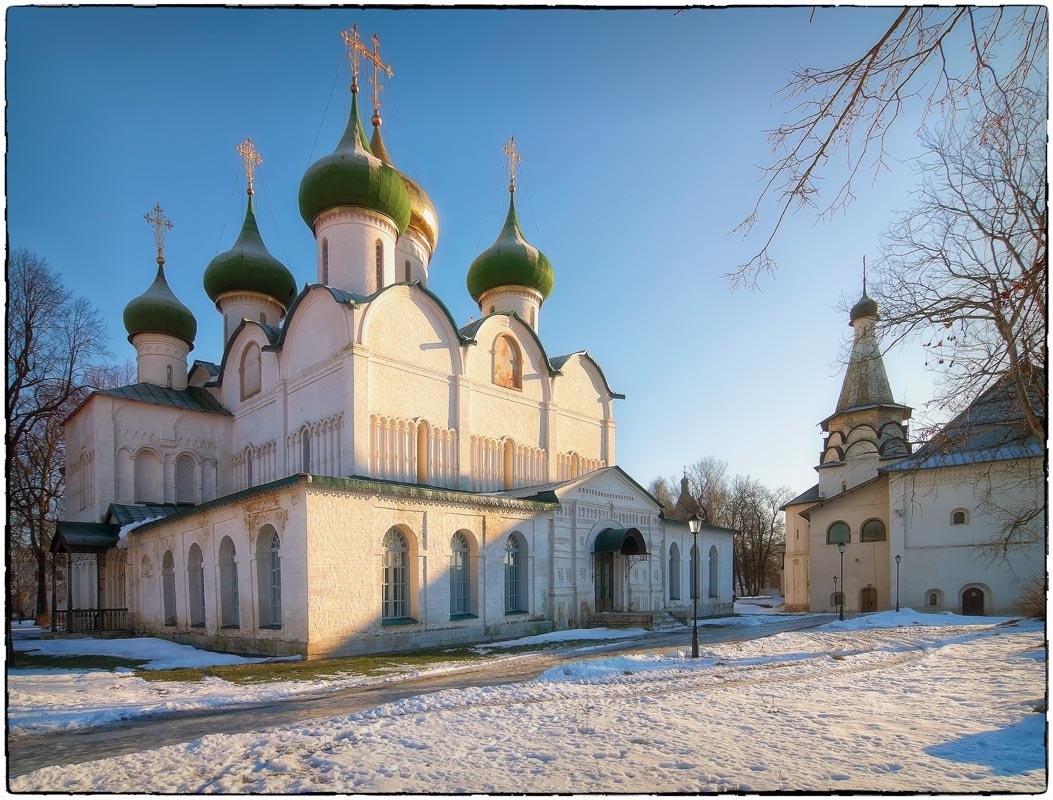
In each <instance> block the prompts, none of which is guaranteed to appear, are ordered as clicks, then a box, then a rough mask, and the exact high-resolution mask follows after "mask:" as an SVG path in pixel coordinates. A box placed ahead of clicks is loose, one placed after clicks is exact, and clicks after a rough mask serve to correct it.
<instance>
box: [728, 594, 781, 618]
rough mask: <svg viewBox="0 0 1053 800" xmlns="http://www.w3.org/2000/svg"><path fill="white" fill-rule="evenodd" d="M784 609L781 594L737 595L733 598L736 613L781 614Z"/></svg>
mask: <svg viewBox="0 0 1053 800" xmlns="http://www.w3.org/2000/svg"><path fill="white" fill-rule="evenodd" d="M784 611H785V606H784V600H783V596H782V595H781V594H773V595H771V596H767V595H758V596H757V597H739V598H737V599H736V600H735V613H736V614H782V613H784Z"/></svg>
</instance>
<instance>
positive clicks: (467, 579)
mask: <svg viewBox="0 0 1053 800" xmlns="http://www.w3.org/2000/svg"><path fill="white" fill-rule="evenodd" d="M450 553H451V554H450V616H451V617H456V616H463V615H465V614H471V613H472V591H471V575H470V572H471V566H470V563H469V553H470V549H469V546H468V537H466V536H465V535H464V534H463V533H461V532H460V531H458V532H457V533H455V534H454V535H453V540H452V541H451V542H450Z"/></svg>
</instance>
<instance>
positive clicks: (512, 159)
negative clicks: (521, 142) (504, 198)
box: [501, 136, 523, 192]
mask: <svg viewBox="0 0 1053 800" xmlns="http://www.w3.org/2000/svg"><path fill="white" fill-rule="evenodd" d="M501 149H502V150H504V151H505V155H506V156H508V191H510V192H514V191H515V190H516V168H517V167H518V166H519V162H520V161H522V160H523V157H522V156H521V155H519V151H518V150H517V149H516V137H515V136H513V137H512V138H511V139H509V140H508V144H506V145H505V146H504V147H502V148H501Z"/></svg>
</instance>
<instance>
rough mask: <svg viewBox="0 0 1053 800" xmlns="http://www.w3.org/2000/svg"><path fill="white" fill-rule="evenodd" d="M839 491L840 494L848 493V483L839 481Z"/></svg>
mask: <svg viewBox="0 0 1053 800" xmlns="http://www.w3.org/2000/svg"><path fill="white" fill-rule="evenodd" d="M841 491H842V492H847V491H848V481H841Z"/></svg>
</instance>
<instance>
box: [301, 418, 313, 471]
mask: <svg viewBox="0 0 1053 800" xmlns="http://www.w3.org/2000/svg"><path fill="white" fill-rule="evenodd" d="M300 461H301V466H300V471H301V472H308V473H309V472H310V471H311V432H310V431H309V430H308V429H307V428H303V429H302V430H301V431H300Z"/></svg>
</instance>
